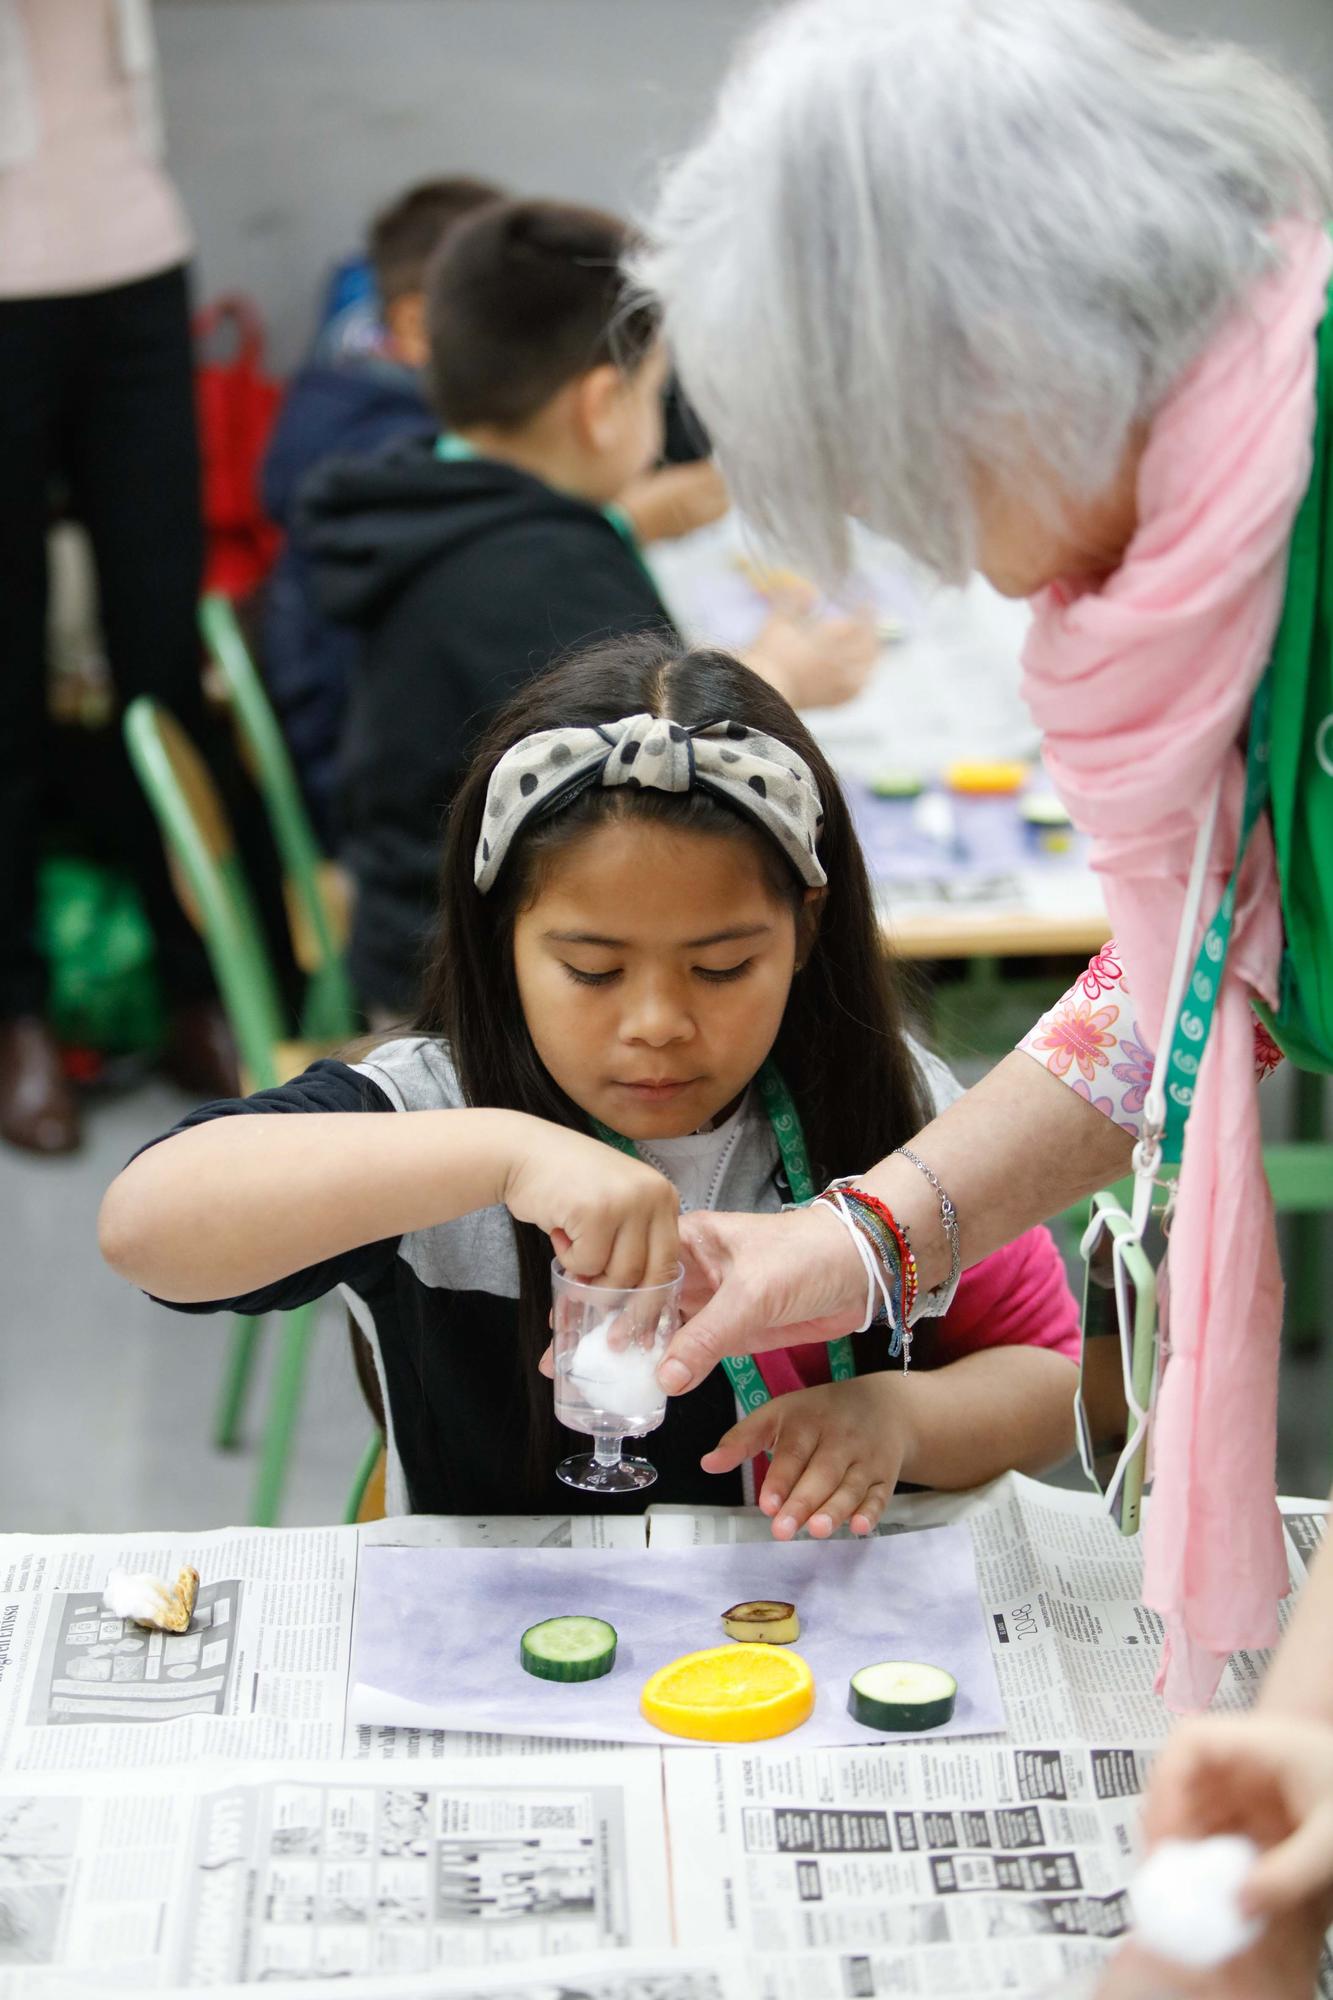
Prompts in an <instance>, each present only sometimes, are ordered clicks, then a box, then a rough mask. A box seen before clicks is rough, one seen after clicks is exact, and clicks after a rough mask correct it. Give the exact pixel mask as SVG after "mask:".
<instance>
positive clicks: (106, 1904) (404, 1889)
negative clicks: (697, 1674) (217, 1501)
mask: <svg viewBox="0 0 1333 2000" xmlns="http://www.w3.org/2000/svg"><path fill="white" fill-rule="evenodd" d="M175 1776H176V1782H172V1781H171V1780H169V1779H166V1778H165V1777H160V1776H159V1777H157V1778H156V1779H155V1781H154V1780H141V1781H139V1782H138V1783H133V1784H131V1783H127V1782H123V1781H122V1782H121V1783H120V1785H119V1788H118V1781H117V1780H116V1779H114V1778H111V1777H109V1776H106V1775H103V1776H101V1777H99V1778H96V1779H92V1780H88V1781H86V1783H85V1786H84V1787H82V1788H81V1790H80V1792H79V1793H77V1794H76V1793H74V1792H73V1791H70V1790H64V1789H61V1781H60V1780H58V1779H47V1780H43V1781H37V1780H32V1781H30V1784H31V1786H32V1789H30V1790H28V1791H15V1790H13V1789H6V1790H5V1791H3V1792H0V1968H3V1969H4V1970H5V1971H6V1972H11V1973H12V1972H14V1971H15V1970H16V1969H17V1968H19V1967H31V1968H37V1967H47V1968H49V1969H50V1974H51V1978H52V1979H53V1980H54V1978H55V1976H56V1975H59V1977H60V1979H61V1980H62V1981H70V1980H75V1979H79V1980H82V1981H83V1982H84V1984H85V1986H86V1987H87V1988H89V1989H92V1988H96V1987H98V1986H106V1987H119V1988H122V1989H124V1988H129V1989H130V1990H134V1991H145V1992H146V1991H154V1990H162V1989H170V1988H172V1987H180V1988H183V1989H185V1990H187V1991H190V1990H194V1989H197V1988H199V1987H205V1986H206V1987H209V1988H217V1987H219V1986H226V1985H228V1984H238V1985H242V1986H246V1985H254V1984H257V1983H263V1984H264V1985H266V1986H267V1985H271V1984H273V1983H274V1982H275V1981H277V1980H282V1979H290V1980H298V1981H303V1982H305V1981H310V1980H312V1979H313V1980H318V1979H336V1980H338V1981H339V1982H340V1990H345V1988H343V1987H342V1985H341V1982H343V1981H345V1980H347V1979H348V1978H351V1977H356V1976H365V1977H369V1976H371V1975H380V1976H383V1975H390V1974H394V1975H396V1974H400V1973H427V1972H430V1971H432V1970H439V1969H456V1968H462V1967H467V1966H483V1965H489V1964H496V1963H510V1962H515V1963H519V1962H523V1961H537V1960H539V1961H542V1962H543V1964H549V1962H551V1961H552V1960H556V1959H561V1958H564V1957H566V1956H569V1955H571V1954H575V1953H587V1952H592V1951H601V1952H607V1951H622V1950H628V1949H629V1948H630V1947H631V1946H637V1947H648V1948H654V1949H658V1950H661V1949H663V1948H666V1947H668V1946H669V1945H670V1944H671V1942H672V1924H671V1912H670V1899H669V1895H668V1883H667V1865H666V1842H665V1829H664V1823H663V1812H662V1792H661V1770H660V1759H659V1754H658V1753H657V1752H656V1751H641V1752H633V1751H620V1752H617V1753H616V1755H615V1756H614V1758H608V1757H606V1756H605V1755H604V1754H597V1753H587V1752H585V1753H582V1754H581V1755H580V1756H579V1757H578V1758H577V1759H570V1758H566V1759H564V1760H557V1759H553V1760H551V1761H550V1762H549V1763H548V1764H547V1765H545V1766H544V1767H543V1768H542V1769H541V1770H540V1771H539V1770H537V1769H536V1768H535V1767H534V1766H533V1765H532V1764H530V1763H529V1764H524V1765H521V1766H516V1765H513V1764H509V1763H504V1762H500V1761H497V1762H496V1763H494V1764H493V1765H492V1766H491V1767H490V1768H489V1769H488V1770H487V1771H486V1772H485V1774H484V1775H483V1774H482V1773H481V1772H479V1771H478V1770H477V1768H476V1767H475V1766H472V1765H467V1764H458V1763H454V1764H446V1765H442V1766H437V1767H435V1768H433V1769H432V1770H431V1771H430V1772H429V1773H425V1774H422V1775H421V1776H417V1775H416V1774H413V1776H412V1778H411V1779H410V1780H409V1781H403V1782H400V1781H397V1780H396V1779H395V1778H394V1777H393V1776H392V1774H391V1773H389V1772H387V1771H386V1772H383V1773H379V1774H372V1773H371V1772H370V1771H353V1770H349V1769H348V1767H347V1766H345V1765H342V1764H321V1765H309V1766H291V1767H288V1766H283V1767H281V1771H280V1773H278V1774H275V1775H273V1776H271V1777H265V1778H262V1779H256V1778H253V1777H246V1776H244V1775H243V1774H240V1773H238V1774H237V1776H236V1778H235V1780H234V1781H231V1782H229V1781H227V1779H226V1777H225V1775H219V1774H218V1772H217V1771H216V1770H215V1769H214V1770H213V1771H212V1772H211V1773H210V1774H209V1775H208V1776H206V1777H199V1778H197V1779H196V1781H195V1782H193V1783H190V1782H188V1780H187V1774H184V1773H181V1774H175ZM26 1983H27V1984H28V1985H29V1986H32V1984H33V1982H32V1981H31V1980H29V1981H27V1982H26ZM46 1983H47V1982H46V1981H45V1980H41V1981H39V1982H38V1983H37V1984H36V1985H35V1986H33V1990H38V1991H40V1990H42V1988H43V1986H44V1985H45V1984H46ZM17 1990H22V1987H20V1988H18V1989H17Z"/></svg>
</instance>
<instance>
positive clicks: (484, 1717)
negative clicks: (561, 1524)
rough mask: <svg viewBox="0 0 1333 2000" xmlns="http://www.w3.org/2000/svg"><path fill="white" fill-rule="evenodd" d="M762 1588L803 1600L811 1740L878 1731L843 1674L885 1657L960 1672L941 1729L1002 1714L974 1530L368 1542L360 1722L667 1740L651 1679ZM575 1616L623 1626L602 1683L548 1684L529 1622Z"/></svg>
mask: <svg viewBox="0 0 1333 2000" xmlns="http://www.w3.org/2000/svg"><path fill="white" fill-rule="evenodd" d="M752 1597H777V1598H786V1599H788V1600H790V1601H791V1602H792V1603H794V1604H795V1605H796V1606H797V1609H798V1611H799V1614H800V1618H801V1637H800V1640H799V1641H798V1643H797V1646H796V1649H795V1650H796V1651H798V1652H799V1653H800V1654H801V1655H802V1657H803V1658H804V1659H805V1660H806V1661H807V1662H808V1663H809V1666H810V1668H811V1671H812V1672H813V1674H814V1676H815V1683H816V1688H817V1696H816V1705H815V1712H814V1714H813V1715H812V1716H811V1718H810V1720H809V1721H808V1722H807V1723H805V1724H803V1725H802V1728H801V1730H800V1732H799V1734H800V1739H801V1742H802V1744H803V1745H806V1744H808V1745H809V1746H810V1747H812V1748H813V1747H816V1746H818V1745H834V1744H864V1743H874V1742H878V1741H882V1740H884V1739H883V1735H882V1733H881V1732H879V1731H877V1730H871V1729H866V1728H865V1727H863V1725H861V1724H860V1723H857V1722H854V1721H853V1720H852V1718H851V1717H850V1715H848V1713H847V1693H848V1682H849V1680H850V1678H851V1676H852V1674H853V1673H855V1672H856V1670H857V1669H858V1668H859V1667H864V1666H869V1665H871V1664H872V1663H873V1662H875V1661H877V1660H922V1661H926V1662H929V1663H930V1664H932V1665H935V1666H940V1667H943V1668H945V1669H946V1670H947V1671H948V1672H949V1673H951V1674H953V1676H954V1678H955V1679H956V1680H957V1682H958V1704H957V1709H956V1712H955V1715H954V1717H953V1720H952V1722H950V1723H948V1724H946V1725H945V1726H944V1727H943V1728H941V1729H938V1730H935V1731H933V1732H932V1734H933V1735H935V1736H966V1735H976V1734H984V1733H988V1732H990V1731H993V1730H1000V1729H1003V1727H1004V1722H1005V1716H1004V1706H1003V1702H1002V1700H1001V1696H1000V1690H999V1685H998V1682H997V1680H996V1676H995V1669H994V1666H993V1664H992V1660H991V1654H990V1647H989V1643H988V1640H987V1635H986V1628H985V1622H984V1614H983V1611H982V1608H981V1603H980V1599H979V1597H978V1593H977V1580H976V1569H975V1564H974V1559H973V1554H972V1541H971V1537H970V1535H969V1533H968V1531H967V1529H966V1528H961V1527H959V1528H955V1527H947V1528H935V1529H932V1530H928V1531H925V1532H922V1533H920V1534H906V1535H894V1536H891V1537H888V1538H887V1539H884V1540H871V1541H865V1542H835V1543H817V1542H792V1543H780V1542H773V1541H770V1542H768V1543H766V1544H764V1545H762V1546H759V1547H755V1546H748V1545H743V1546H738V1547H725V1546H724V1547H715V1548H695V1549H659V1550H653V1549H651V1548H650V1549H645V1550H643V1551H641V1552H640V1551H635V1552H630V1551H626V1550H622V1549H586V1550H574V1549H485V1550H481V1549H476V1550H474V1549H391V1548H378V1549H366V1550H365V1551H364V1552H363V1555H362V1560H361V1571H360V1576H359V1578H358V1585H357V1613H356V1631H355V1636H354V1645H353V1656H352V1690H351V1696H350V1702H349V1717H350V1720H351V1721H352V1722H354V1723H369V1724H376V1723H406V1724H410V1725H415V1726H420V1727H426V1728H449V1729H470V1730H487V1731H490V1732H492V1733H496V1734H501V1735H544V1736H556V1737H566V1738H573V1739H593V1740H597V1741H602V1742H605V1741H607V1740H614V1741H616V1742H622V1743H656V1744H661V1743H663V1742H664V1741H665V1740H672V1741H676V1740H679V1739H674V1738H673V1739H665V1738H664V1737H663V1736H662V1734H661V1732H660V1731H658V1730H656V1729H654V1728H653V1726H652V1725H651V1724H650V1723H648V1722H645V1721H644V1719H643V1717H642V1716H641V1715H640V1713H639V1694H640V1691H641V1689H642V1687H643V1684H644V1682H645V1681H646V1680H647V1679H648V1677H649V1675H650V1674H652V1673H655V1672H656V1670H657V1669H658V1668H659V1667H662V1666H665V1665H666V1664H667V1662H668V1661H670V1660H673V1659H675V1658H677V1657H678V1656H679V1655H680V1654H682V1653H690V1652H696V1651H699V1650H701V1649H702V1648H704V1647H708V1646H715V1645H724V1644H726V1643H727V1642H726V1638H725V1635H724V1633H723V1631H722V1625H721V1614H722V1612H723V1611H724V1610H726V1609H727V1607H728V1606H729V1605H732V1604H736V1603H739V1602H740V1601H741V1600H742V1599H745V1598H752ZM568 1613H582V1614H584V1615H588V1616H592V1617H596V1618H605V1619H607V1620H608V1621H609V1622H610V1623H611V1624H612V1625H614V1626H615V1628H616V1632H617V1634H618V1638H619V1646H618V1650H617V1656H616V1664H615V1667H614V1669H613V1671H612V1672H611V1673H610V1674H608V1675H607V1676H606V1677H605V1678H604V1679H602V1680H598V1681H583V1682H574V1683H566V1682H552V1681H542V1680H538V1679H536V1678H534V1676H533V1675H531V1674H528V1673H525V1672H524V1670H523V1668H522V1666H521V1665H520V1664H519V1640H520V1637H521V1635H522V1633H523V1631H524V1629H525V1628H526V1627H527V1626H529V1625H535V1624H536V1623H538V1621H539V1620H541V1619H543V1618H554V1617H559V1616H562V1615H564V1614H568Z"/></svg>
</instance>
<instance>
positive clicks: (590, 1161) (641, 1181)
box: [500, 1119, 680, 1289]
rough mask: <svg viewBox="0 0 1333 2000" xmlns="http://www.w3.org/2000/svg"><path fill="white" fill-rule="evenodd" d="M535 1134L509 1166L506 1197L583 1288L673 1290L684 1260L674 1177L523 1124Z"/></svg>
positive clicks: (596, 1143) (591, 1142)
mask: <svg viewBox="0 0 1333 2000" xmlns="http://www.w3.org/2000/svg"><path fill="white" fill-rule="evenodd" d="M524 1125H525V1128H530V1129H531V1133H532V1138H531V1143H530V1144H529V1143H527V1142H526V1141H527V1131H526V1129H525V1141H524V1143H523V1144H522V1145H521V1147H520V1148H519V1149H517V1150H516V1151H515V1154H514V1156H513V1158H512V1160H511V1161H510V1164H509V1168H508V1171H507V1173H506V1175H505V1178H504V1184H503V1188H502V1191H501V1196H500V1198H501V1200H502V1201H503V1202H504V1205H505V1207H506V1208H507V1209H508V1210H509V1213H510V1214H511V1215H512V1216H513V1217H514V1218H515V1220H516V1221H518V1222H535V1223H536V1225H537V1227H538V1228H539V1229H544V1230H545V1231H546V1234H547V1235H548V1236H549V1237H550V1239H551V1242H552V1245H553V1247H554V1249H555V1254H556V1256H557V1257H558V1258H559V1259H560V1262H561V1264H562V1265H563V1266H564V1268H565V1270H566V1271H568V1272H569V1274H570V1276H571V1277H573V1278H579V1279H581V1280H582V1281H583V1282H584V1283H585V1284H598V1285H612V1286H615V1287H616V1288H617V1289H620V1288H623V1287H627V1286H631V1285H667V1284H670V1282H671V1280H672V1279H673V1278H674V1277H675V1275H676V1270H677V1267H678V1265H679V1263H680V1227H679V1225H680V1197H679V1196H678V1195H677V1193H676V1190H675V1189H674V1188H673V1187H672V1185H671V1183H670V1181H669V1180H667V1179H665V1177H664V1176H663V1175H662V1174H659V1173H658V1172H657V1171H656V1169H655V1168H653V1167H649V1166H646V1165H645V1164H644V1162H643V1161H642V1160H635V1159H631V1158H630V1156H629V1154H628V1153H618V1152H617V1151H616V1150H615V1148H614V1147H612V1146H606V1145H603V1143H602V1141H601V1140H600V1139H590V1138H588V1137H586V1136H585V1134H583V1133H581V1132H566V1131H564V1130H563V1129H562V1128H561V1127H560V1126H558V1125H550V1124H546V1123H545V1122H543V1121H539V1120H537V1119H531V1120H525V1121H524Z"/></svg>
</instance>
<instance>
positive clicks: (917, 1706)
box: [847, 1660, 958, 1730]
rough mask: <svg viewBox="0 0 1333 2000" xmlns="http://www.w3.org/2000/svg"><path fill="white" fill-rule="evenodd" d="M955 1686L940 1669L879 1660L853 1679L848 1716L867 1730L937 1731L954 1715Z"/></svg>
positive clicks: (949, 1675)
mask: <svg viewBox="0 0 1333 2000" xmlns="http://www.w3.org/2000/svg"><path fill="white" fill-rule="evenodd" d="M957 1695H958V1683H957V1681H956V1680H955V1679H954V1677H953V1675H952V1674H946V1673H945V1671H944V1669H943V1667H927V1666H923V1665H922V1664H921V1663H920V1662H919V1661H917V1660H881V1661H879V1663H878V1664H877V1665H876V1666H873V1667H861V1668H860V1669H858V1671H857V1672H856V1673H854V1674H853V1675H852V1684H851V1688H850V1690H849V1692H848V1696H847V1712H848V1714H849V1715H850V1716H851V1717H852V1720H853V1721H854V1722H861V1723H864V1725H865V1727H866V1728H867V1729H894V1730H903V1729H938V1728H939V1726H940V1724H941V1723H942V1722H947V1721H948V1720H949V1718H950V1716H951V1715H952V1714H953V1706H954V1702H955V1700H956V1699H957Z"/></svg>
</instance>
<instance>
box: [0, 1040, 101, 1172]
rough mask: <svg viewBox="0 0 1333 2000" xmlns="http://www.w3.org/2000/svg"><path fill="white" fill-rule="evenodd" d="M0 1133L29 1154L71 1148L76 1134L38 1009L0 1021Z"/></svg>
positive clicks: (55, 1052)
mask: <svg viewBox="0 0 1333 2000" xmlns="http://www.w3.org/2000/svg"><path fill="white" fill-rule="evenodd" d="M0 1138H5V1139H7V1140H8V1141H9V1143H10V1145H11V1146H22V1147H23V1148H24V1149H25V1150H26V1151H27V1152H29V1153H72V1152H74V1151H75V1149H76V1148H77V1146H78V1144H79V1141H80V1139H81V1138H82V1132H81V1130H80V1124H79V1107H78V1104H77V1102H76V1100H75V1096H74V1092H73V1091H72V1090H71V1089H70V1087H69V1084H68V1082H67V1081H66V1079H65V1072H64V1070H63V1069H62V1067H61V1063H60V1050H59V1049H58V1048H57V1047H56V1040H55V1036H54V1035H53V1034H52V1033H51V1030H50V1029H49V1028H48V1027H47V1025H46V1023H45V1021H43V1020H42V1018H41V1016H40V1015H38V1014H20V1015H18V1016H17V1017H16V1018H15V1019H14V1020H12V1021H0Z"/></svg>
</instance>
